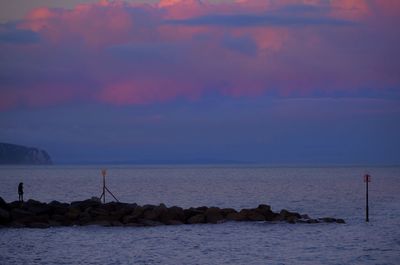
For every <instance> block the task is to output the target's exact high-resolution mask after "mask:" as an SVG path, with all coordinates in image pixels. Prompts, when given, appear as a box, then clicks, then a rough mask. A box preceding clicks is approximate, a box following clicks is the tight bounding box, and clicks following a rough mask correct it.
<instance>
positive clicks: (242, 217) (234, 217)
mask: <svg viewBox="0 0 400 265" xmlns="http://www.w3.org/2000/svg"><path fill="white" fill-rule="evenodd" d="M226 219H227V220H229V221H239V222H241V221H246V220H247V211H245V210H241V211H240V212H236V213H230V214H228V215H227V216H226Z"/></svg>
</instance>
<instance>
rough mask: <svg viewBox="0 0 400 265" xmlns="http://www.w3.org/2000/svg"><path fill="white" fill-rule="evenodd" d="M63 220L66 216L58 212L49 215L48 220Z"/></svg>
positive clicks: (61, 221)
mask: <svg viewBox="0 0 400 265" xmlns="http://www.w3.org/2000/svg"><path fill="white" fill-rule="evenodd" d="M65 220H66V217H65V216H64V215H60V214H53V215H52V216H51V217H50V221H54V222H59V223H64V222H65Z"/></svg>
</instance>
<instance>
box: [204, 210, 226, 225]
mask: <svg viewBox="0 0 400 265" xmlns="http://www.w3.org/2000/svg"><path fill="white" fill-rule="evenodd" d="M204 215H205V217H206V223H211V224H216V223H218V222H220V221H221V220H223V219H224V216H223V215H222V214H221V210H220V209H219V208H217V207H211V208H208V209H207V210H206V211H205V214H204Z"/></svg>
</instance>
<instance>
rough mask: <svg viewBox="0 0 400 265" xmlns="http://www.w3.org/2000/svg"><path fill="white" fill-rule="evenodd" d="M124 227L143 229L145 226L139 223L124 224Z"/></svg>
mask: <svg viewBox="0 0 400 265" xmlns="http://www.w3.org/2000/svg"><path fill="white" fill-rule="evenodd" d="M124 226H126V227H143V226H144V225H143V224H139V223H127V224H124Z"/></svg>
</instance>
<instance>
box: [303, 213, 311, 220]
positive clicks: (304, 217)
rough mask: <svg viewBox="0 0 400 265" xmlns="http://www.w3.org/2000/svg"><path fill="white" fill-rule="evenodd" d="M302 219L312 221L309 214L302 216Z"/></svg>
mask: <svg viewBox="0 0 400 265" xmlns="http://www.w3.org/2000/svg"><path fill="white" fill-rule="evenodd" d="M301 219H311V218H310V216H308V214H302V215H301Z"/></svg>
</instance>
